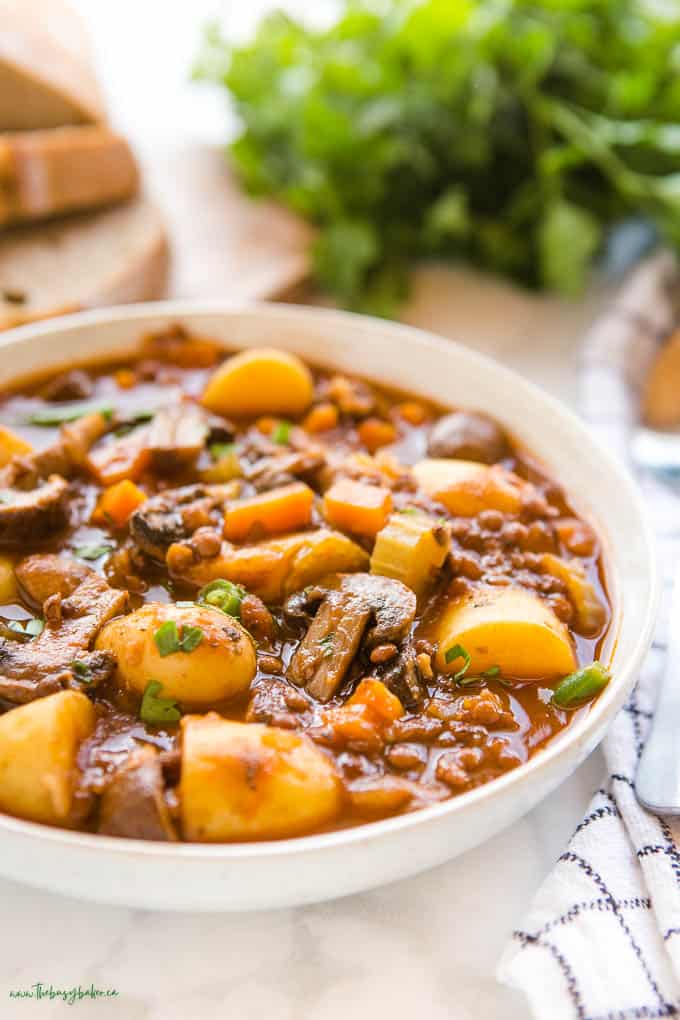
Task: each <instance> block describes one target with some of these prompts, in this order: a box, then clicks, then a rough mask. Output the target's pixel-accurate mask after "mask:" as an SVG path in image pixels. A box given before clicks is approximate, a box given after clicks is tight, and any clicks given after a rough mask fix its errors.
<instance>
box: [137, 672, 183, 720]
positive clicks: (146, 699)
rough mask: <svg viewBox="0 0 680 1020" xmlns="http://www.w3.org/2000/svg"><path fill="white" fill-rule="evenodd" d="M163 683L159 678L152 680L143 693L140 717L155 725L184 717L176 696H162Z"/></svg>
mask: <svg viewBox="0 0 680 1020" xmlns="http://www.w3.org/2000/svg"><path fill="white" fill-rule="evenodd" d="M162 690H163V684H161V683H159V682H158V680H150V681H149V683H148V684H147V685H146V688H145V690H144V694H143V695H142V704H141V705H140V708H139V718H140V719H141V720H142V721H143V722H146V723H151V724H152V725H153V726H160V725H162V724H163V723H176V722H179V720H180V719H181V717H182V713H181V712H180V710H179V706H178V704H177V702H176V701H175V699H174V698H163V697H161V691H162Z"/></svg>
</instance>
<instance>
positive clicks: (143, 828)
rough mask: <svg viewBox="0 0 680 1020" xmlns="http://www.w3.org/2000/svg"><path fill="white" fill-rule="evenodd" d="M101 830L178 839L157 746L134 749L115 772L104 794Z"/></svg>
mask: <svg viewBox="0 0 680 1020" xmlns="http://www.w3.org/2000/svg"><path fill="white" fill-rule="evenodd" d="M97 831H98V832H100V833H102V834H103V835H105V836H121V837H123V838H126V839H159V840H166V841H167V840H173V841H174V840H176V839H177V833H176V831H175V827H174V825H173V824H172V819H171V817H170V812H169V810H168V805H167V804H166V801H165V796H164V784H163V770H162V768H161V762H160V758H159V754H158V752H157V751H156V750H154V749H153V748H151V747H140V748H138V749H137V750H135V751H132V753H131V754H130V756H129V757H128V758H127V760H126V761H125V762H124V764H123V765H121V766H120V768H118V769H116V771H115V772H114V773H113V775H112V777H111V779H110V780H109V783H108V785H107V786H106V788H105V790H104V792H103V794H102V798H101V803H100V808H99V825H98V828H97Z"/></svg>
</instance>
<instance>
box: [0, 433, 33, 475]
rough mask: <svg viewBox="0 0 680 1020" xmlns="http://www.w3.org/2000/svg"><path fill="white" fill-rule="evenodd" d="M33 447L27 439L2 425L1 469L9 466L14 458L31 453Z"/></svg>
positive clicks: (0, 445) (0, 440) (0, 444)
mask: <svg viewBox="0 0 680 1020" xmlns="http://www.w3.org/2000/svg"><path fill="white" fill-rule="evenodd" d="M32 449H33V447H32V446H31V444H30V443H27V442H26V440H25V439H22V438H21V436H18V435H17V434H16V432H12V430H11V429H8V428H7V426H5V425H0V467H5V465H6V464H9V462H10V461H11V459H12V457H16V456H18V455H19V454H24V453H30V452H31V450H32Z"/></svg>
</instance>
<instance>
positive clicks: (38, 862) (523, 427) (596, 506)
mask: <svg viewBox="0 0 680 1020" xmlns="http://www.w3.org/2000/svg"><path fill="white" fill-rule="evenodd" d="M177 321H181V322H182V323H184V324H186V325H187V326H188V327H189V328H190V329H193V330H195V331H197V332H200V333H204V334H206V335H208V336H211V337H214V338H216V339H218V340H220V341H223V342H224V343H225V345H227V346H229V347H235V348H240V347H250V346H257V345H262V344H268V345H275V346H278V347H282V348H286V349H288V350H291V351H295V352H297V353H298V354H300V355H301V356H302V357H303V358H307V359H309V360H310V361H312V362H317V363H320V364H322V365H332V366H334V367H335V368H337V369H340V370H343V371H349V372H356V373H359V374H361V375H365V376H367V377H369V378H372V379H375V380H379V381H381V382H383V383H387V384H391V385H395V386H399V387H403V388H405V389H409V390H411V391H413V392H415V393H420V394H423V395H425V396H429V397H432V398H435V399H437V400H439V401H441V402H443V403H445V404H452V405H460V406H463V407H466V406H467V407H471V408H480V409H485V410H487V411H489V412H490V413H491V414H493V415H494V416H496V417H497V418H498V419H499V420H500V421H501V422H503V423H504V424H505V425H506V426H508V428H509V429H510V430H511V431H512V433H513V434H514V435H515V436H516V437H517V438H518V439H519V440H520V441H521V442H523V443H524V444H526V446H527V447H528V448H529V449H530V450H531V451H533V452H534V453H535V454H536V455H537V456H538V457H539V458H540V459H541V460H542V461H543V462H544V463H545V464H546V465H547V466H548V468H549V470H550V472H551V473H552V474H553V476H554V477H556V478H557V479H558V480H559V481H560V482H562V483H563V484H564V485H565V487H566V489H567V491H568V492H569V494H570V496H571V498H572V500H573V502H574V503H575V504H576V506H577V507H578V509H579V510H580V511H581V512H582V513H584V514H585V515H586V516H587V517H589V518H591V519H592V520H593V521H594V522H595V524H596V527H597V529H598V531H599V533H600V535H601V536H603V538H604V543H605V557H606V563H607V567H608V583H609V590H610V593H611V595H612V598H613V604H614V619H613V623H612V640H611V642H610V644H611V647H612V659H611V662H612V667H613V672H614V680H613V682H612V683H611V684H610V685H609V687H608V688H607V689H606V690H605V692H604V693H603V694H602V696H601V697H600V698H599V699H598V701H597V702H596V704H595V705H594V706H593V708H592V709H591V710H590V711H589V712H587V713H584V714H583V715H582V716H581V717H580V718H578V719H577V720H575V721H574V723H573V724H572V725H571V726H570V727H568V728H567V729H566V730H565V731H563V732H562V733H561V734H560V735H559V736H558V737H557V738H556V739H555V740H553V741H552V742H551V743H550V744H549V746H548V747H547V748H545V749H544V750H541V751H540V752H538V753H537V754H536V755H535V756H534V757H533V758H532V759H531V760H530V761H529V762H528V763H527V764H526V765H523V766H521V767H520V768H517V769H515V770H514V771H512V772H509V773H508V774H507V775H505V776H503V777H502V778H500V779H497V780H495V781H494V782H491V783H488V784H487V785H486V786H483V787H480V788H478V789H476V790H473V791H471V792H470V793H466V794H464V795H462V796H460V797H456V798H454V799H452V800H449V801H446V802H444V803H440V804H437V805H435V806H433V807H430V808H426V809H425V810H422V811H417V812H414V813H413V814H407V815H403V816H401V817H398V818H389V819H387V820H385V821H380V822H373V823H371V824H367V825H363V826H360V827H358V828H353V829H348V830H343V831H340V832H335V833H330V834H325V835H320V836H307V837H304V838H302V839H293V840H283V841H281V842H272V843H257V844H253V843H251V844H240V845H212V846H201V845H196V844H180V845H177V844H164V843H148V842H143V841H137V840H123V839H113V838H111V837H106V836H94V835H88V834H83V833H80V832H67V831H65V830H61V829H52V828H48V827H46V826H41V825H37V824H34V823H31V822H24V821H20V820H18V819H15V818H9V817H7V816H5V815H0V873H2V874H3V875H5V876H7V877H10V878H13V879H17V880H19V881H22V882H28V883H31V884H33V885H38V886H43V887H45V888H49V889H52V890H54V891H58V892H62V893H68V894H71V895H74V896H80V897H84V898H86V899H91V900H99V901H103V902H107V903H116V904H125V905H128V906H136V907H148V908H156V909H162V910H169V909H173V910H185V909H190V910H244V909H245V910H247V909H256V908H263V907H283V906H292V905H295V904H300V903H309V902H312V901H316V900H324V899H330V898H333V897H336V896H344V895H346V894H348V893H353V892H358V891H360V890H363V889H369V888H372V887H374V886H377V885H381V884H383V883H386V882H391V881H394V880H395V879H399V878H404V877H405V876H407V875H413V874H415V873H416V872H418V871H422V870H423V869H425V868H429V867H431V866H433V865H435V864H439V863H441V862H442V861H445V860H447V859H448V858H451V857H454V856H455V855H456V854H460V853H462V852H463V851H465V850H468V849H470V848H471V847H473V846H475V845H476V844H478V843H480V842H481V841H482V840H486V839H489V838H491V837H492V836H494V835H496V834H497V833H498V832H500V830H501V829H503V828H504V827H505V826H507V825H510V824H511V823H512V822H514V821H515V820H516V819H517V818H519V817H520V816H521V815H522V814H524V813H525V812H527V811H529V809H530V808H532V807H533V806H534V805H535V804H536V803H537V802H538V801H539V800H541V798H543V797H545V796H546V795H547V794H549V793H550V792H551V791H552V790H554V789H555V787H556V786H557V785H558V784H559V783H561V782H562V781H563V780H564V779H565V778H566V777H567V776H568V775H569V774H570V773H571V772H573V771H574V769H575V768H576V767H577V766H578V765H579V763H580V762H581V761H583V759H584V758H585V757H586V755H588V754H589V752H590V751H592V750H593V748H594V747H595V746H596V744H597V743H598V741H599V740H600V739H601V738H602V736H603V734H604V732H605V729H606V727H607V724H608V723H609V722H610V721H611V719H612V717H613V716H614V714H615V713H616V712H617V710H618V709H619V708H620V707H621V705H622V703H623V701H624V699H625V697H626V695H627V693H628V692H629V690H630V689H631V687H632V685H633V683H634V681H635V678H636V675H637V671H638V667H639V666H640V663H641V661H642V658H643V656H644V655H645V652H646V651H647V649H648V646H649V644H650V640H651V632H652V625H653V622H654V616H655V610H656V598H657V596H656V579H655V571H654V559H653V555H652V546H651V540H650V535H649V531H648V528H647V525H646V523H645V518H644V514H643V509H642V506H641V503H640V499H639V497H638V494H637V491H636V489H635V487H634V485H633V484H632V482H631V481H630V480H629V478H628V477H627V475H626V473H625V472H624V471H623V469H622V468H621V466H620V465H619V464H618V463H616V462H615V461H614V460H613V459H611V458H610V457H609V455H608V454H607V453H606V452H605V451H603V450H602V449H600V448H599V447H598V446H597V445H596V444H595V443H594V441H593V439H592V438H591V436H590V435H589V433H588V431H587V429H586V428H585V427H584V426H583V425H582V424H581V423H580V422H579V420H578V419H577V418H576V417H575V416H574V415H573V414H571V413H570V412H569V411H567V410H566V409H565V408H564V407H562V406H561V405H560V404H559V403H557V402H555V401H554V400H552V399H551V398H550V397H548V396H547V395H546V394H545V393H543V392H541V391H540V390H538V389H537V388H535V387H534V386H532V385H530V384H529V383H528V382H525V381H524V380H523V379H522V378H520V377H519V376H517V375H515V374H513V373H512V372H509V371H508V370H507V369H505V368H503V367H501V366H500V365H497V364H495V363H494V362H492V361H490V360H488V359H486V358H483V357H481V356H479V355H478V354H476V353H474V352H473V351H470V350H468V349H466V348H464V347H461V346H459V345H457V344H455V343H453V342H451V341H448V340H443V339H440V338H438V337H435V336H432V335H430V334H427V333H424V332H421V331H419V330H415V329H411V328H408V327H404V326H400V325H395V324H394V323H390V322H383V321H380V320H373V319H368V318H364V317H361V316H355V315H349V314H346V313H341V312H334V311H322V310H318V309H312V308H299V307H293V306H285V305H260V306H250V307H246V308H243V307H240V308H234V307H230V306H228V305H225V304H223V303H210V304H206V303H200V304H196V303H188V302H168V303H160V304H150V305H138V306H131V307H127V308H118V309H114V310H103V311H94V312H86V313H82V314H79V315H73V316H69V317H67V318H62V319H58V320H56V321H52V322H47V323H39V324H36V325H29V326H23V327H21V328H19V329H15V330H12V331H10V332H8V333H5V334H2V336H1V337H0V348H2V355H3V356H2V359H1V362H0V385H1V384H2V383H4V382H6V381H7V380H9V379H12V378H13V377H16V376H22V375H24V374H26V373H30V372H33V371H35V370H37V369H40V370H44V369H46V368H49V367H50V366H53V367H58V366H61V365H63V364H64V363H68V362H69V361H70V360H72V359H75V360H82V359H87V358H92V357H98V356H102V355H107V354H114V353H117V352H122V351H124V350H126V349H129V348H131V347H133V346H134V344H135V341H136V340H137V339H138V337H139V336H140V334H141V333H143V332H145V331H147V330H150V329H157V328H159V327H162V326H163V325H165V324H167V323H171V322H177Z"/></svg>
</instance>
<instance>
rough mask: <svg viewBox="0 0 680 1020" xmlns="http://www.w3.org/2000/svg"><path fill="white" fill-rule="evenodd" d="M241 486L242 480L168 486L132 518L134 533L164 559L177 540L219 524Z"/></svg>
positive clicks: (144, 546)
mask: <svg viewBox="0 0 680 1020" xmlns="http://www.w3.org/2000/svg"><path fill="white" fill-rule="evenodd" d="M238 490H239V483H238V482H226V483H225V484H224V485H185V486H182V488H179V489H168V490H166V491H165V492H161V493H160V494H159V495H158V496H153V497H152V498H151V499H147V500H145V502H144V503H143V504H142V505H141V506H140V507H139V508H138V509H137V510H135V512H134V513H133V515H132V517H131V518H130V535H131V536H132V539H133V541H134V542H135V544H136V545H138V546H139V548H140V549H142V550H143V551H144V552H145V553H147V554H148V555H149V556H151V557H153V558H154V559H157V560H164V559H165V554H166V552H167V550H168V548H169V546H171V545H172V544H173V543H175V542H182V541H184V540H185V539H188V538H190V537H191V535H193V533H194V532H195V531H198V529H199V528H203V527H206V526H208V525H210V524H217V523H218V518H219V517H220V515H221V514H223V512H224V506H225V504H226V503H227V501H228V500H230V499H233V498H234V496H236V495H237V494H238ZM218 576H219V575H218Z"/></svg>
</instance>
